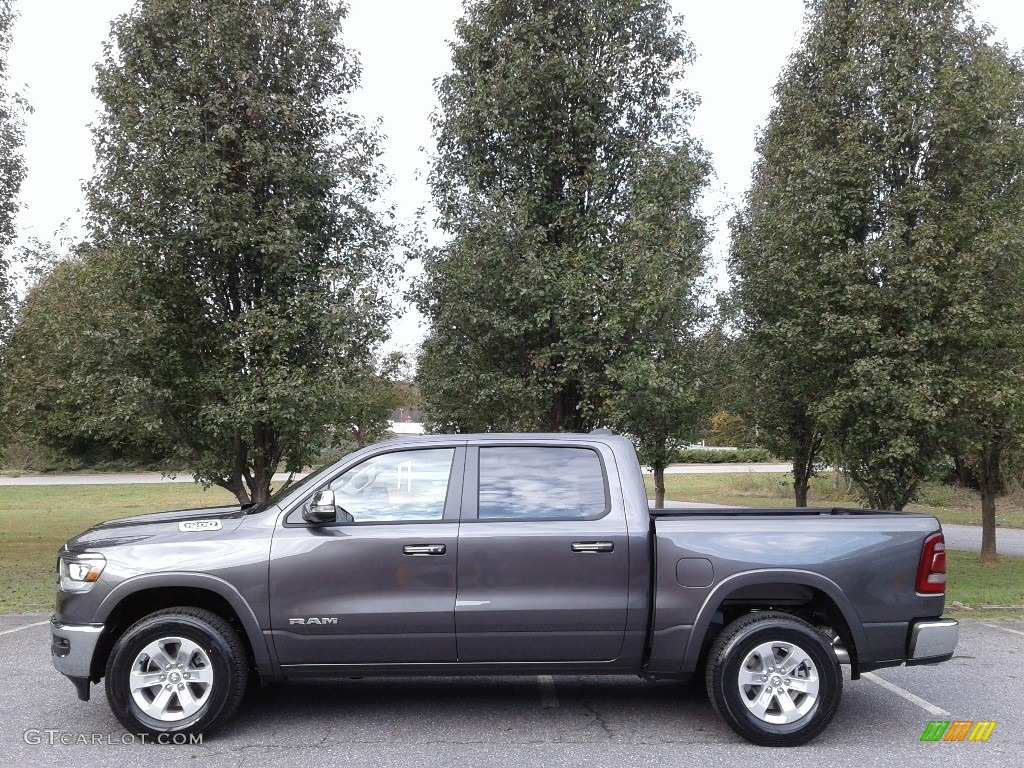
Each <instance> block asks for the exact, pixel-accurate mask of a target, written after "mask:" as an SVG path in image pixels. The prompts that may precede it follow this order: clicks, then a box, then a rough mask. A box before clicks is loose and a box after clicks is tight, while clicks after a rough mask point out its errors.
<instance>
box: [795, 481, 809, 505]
mask: <svg viewBox="0 0 1024 768" xmlns="http://www.w3.org/2000/svg"><path fill="white" fill-rule="evenodd" d="M809 481H810V478H808V477H798V478H796V479H794V480H793V495H794V497H795V498H796V505H797V506H798V507H806V506H807V487H808V484H809Z"/></svg>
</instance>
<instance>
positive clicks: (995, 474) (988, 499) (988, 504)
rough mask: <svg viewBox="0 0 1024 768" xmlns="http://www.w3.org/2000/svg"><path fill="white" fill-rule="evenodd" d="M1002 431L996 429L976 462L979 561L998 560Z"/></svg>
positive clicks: (991, 561)
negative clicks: (979, 507) (997, 533)
mask: <svg viewBox="0 0 1024 768" xmlns="http://www.w3.org/2000/svg"><path fill="white" fill-rule="evenodd" d="M1002 452H1003V444H1002V431H1001V430H997V431H996V432H995V434H993V435H992V436H991V437H990V438H989V443H988V445H986V446H985V447H984V448H983V449H982V454H981V461H980V462H979V463H978V481H979V484H980V486H981V562H983V563H995V562H998V560H999V556H998V554H997V553H996V496H997V495H999V490H1000V488H1001V487H1002V475H1001V474H1000V471H999V462H1000V459H1001V458H1002Z"/></svg>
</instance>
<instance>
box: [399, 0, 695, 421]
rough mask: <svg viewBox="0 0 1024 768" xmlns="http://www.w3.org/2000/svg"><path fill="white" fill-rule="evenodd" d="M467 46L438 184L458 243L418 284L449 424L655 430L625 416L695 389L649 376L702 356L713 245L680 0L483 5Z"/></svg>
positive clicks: (452, 96) (474, 9)
mask: <svg viewBox="0 0 1024 768" xmlns="http://www.w3.org/2000/svg"><path fill="white" fill-rule="evenodd" d="M456 34H457V38H456V41H455V43H454V44H453V64H454V68H453V71H452V73H451V74H449V75H447V76H446V77H444V78H442V79H441V80H440V81H439V83H438V86H437V90H438V97H439V101H440V105H439V108H438V111H437V113H436V114H435V115H434V131H435V136H436V139H437V147H438V150H437V155H436V157H435V160H434V165H433V170H432V173H431V177H430V181H431V186H432V190H433V198H434V202H435V205H436V208H437V211H438V220H437V224H438V226H439V228H440V229H442V230H443V231H444V232H446V233H447V234H448V235H449V236H450V239H449V240H448V242H447V243H445V244H444V245H442V246H441V247H438V248H435V249H433V250H431V251H429V252H428V253H427V254H426V256H425V259H424V262H425V263H424V267H425V274H424V277H423V279H422V280H420V281H419V283H418V285H417V286H416V289H415V291H414V296H415V298H416V301H417V303H418V305H419V307H420V309H421V311H422V312H423V313H424V315H425V316H426V317H427V318H428V319H429V320H430V323H431V326H430V332H429V334H428V336H427V339H426V341H425V343H424V345H423V353H422V355H421V357H420V368H419V374H418V380H419V383H420V385H421V388H422V393H423V397H424V399H425V401H426V408H427V412H428V414H429V415H430V417H431V419H432V420H433V426H434V427H435V428H442V429H447V430H457V431H470V430H479V431H486V430H496V429H510V430H529V429H548V430H568V431H581V430H586V429H589V428H591V427H593V426H595V425H596V424H599V423H613V424H614V423H616V422H618V425H619V426H621V427H622V428H626V427H627V425H637V424H638V422H640V421H642V422H644V423H648V422H647V420H646V418H642V417H641V414H640V413H639V411H637V410H635V409H634V410H633V411H632V412H631V413H629V412H628V411H629V409H628V408H626V407H625V406H626V405H628V404H634V405H638V403H637V398H640V397H642V396H645V395H647V394H649V395H651V396H652V397H654V398H655V400H657V401H659V402H660V401H663V400H664V399H665V397H667V396H668V395H669V393H674V392H680V393H683V394H684V396H685V391H686V382H685V370H684V369H683V368H680V367H679V365H676V364H675V363H673V366H674V367H672V370H673V371H677V372H679V373H680V374H681V376H682V378H679V377H676V376H675V374H672V376H673V378H672V380H671V381H670V380H669V377H670V374H669V369H668V368H666V369H665V370H664V371H662V372H661V373H660V377H661V381H660V382H659V383H657V384H654V383H653V379H651V378H650V377H649V374H650V373H651V371H652V370H653V369H654V368H655V367H658V366H659V365H660V362H661V361H664V360H675V361H679V360H682V359H683V358H682V356H681V354H680V353H679V352H678V351H677V350H673V345H675V344H677V343H681V341H682V340H683V339H684V338H685V336H686V334H687V333H689V334H690V335H691V336H692V334H693V328H694V327H695V326H694V325H693V323H694V320H695V318H696V316H697V314H698V311H697V308H696V304H695V301H696V298H695V291H694V283H695V280H696V278H697V277H698V276H699V275H700V274H701V272H702V269H703V256H702V254H703V251H704V246H705V242H706V237H707V235H706V230H705V225H704V222H703V220H702V219H701V218H700V217H699V216H698V215H696V214H695V213H694V210H695V201H696V197H697V195H698V193H699V191H700V190H701V189H702V187H703V185H704V183H705V180H706V177H707V174H708V172H709V171H708V164H707V161H706V158H705V156H704V154H703V152H702V151H701V150H700V148H699V147H698V146H697V145H696V144H695V142H693V141H692V140H691V139H690V138H689V136H688V135H687V133H686V119H687V116H688V114H689V112H690V111H691V109H692V106H693V103H694V102H693V99H692V98H691V97H690V96H689V95H687V94H685V93H683V92H680V91H679V90H678V89H677V83H678V79H679V77H680V75H681V73H682V69H683V67H684V66H685V65H686V64H687V63H688V62H689V61H690V59H691V56H692V52H691V48H690V45H689V43H688V41H687V39H686V37H685V35H684V33H683V31H682V27H681V21H680V20H679V19H673V18H671V17H670V15H669V7H668V3H667V2H663V1H662V0H586V1H585V2H576V1H573V2H570V1H569V0H480V1H478V2H468V3H467V4H466V11H465V15H464V16H463V18H462V19H461V20H459V21H458V22H457V24H456ZM646 382H651V387H650V388H647V387H645V386H644V385H645V383H646ZM627 391H629V392H631V393H632V398H631V397H629V396H627V395H626V392H627ZM651 407H652V408H653V405H652V406H651ZM648 410H649V409H648ZM689 428H690V426H689V425H688V424H687V425H681V426H680V427H679V429H689ZM662 439H669V436H668V435H663V436H662Z"/></svg>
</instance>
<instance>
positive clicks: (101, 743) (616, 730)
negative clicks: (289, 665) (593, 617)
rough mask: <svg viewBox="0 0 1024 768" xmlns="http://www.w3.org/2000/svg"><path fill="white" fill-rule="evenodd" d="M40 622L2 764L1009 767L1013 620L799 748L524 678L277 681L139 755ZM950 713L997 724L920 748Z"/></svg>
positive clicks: (584, 689) (640, 693)
mask: <svg viewBox="0 0 1024 768" xmlns="http://www.w3.org/2000/svg"><path fill="white" fill-rule="evenodd" d="M45 618H46V617H45V616H44V615H42V614H21V615H13V616H12V615H7V616H0V658H2V659H3V662H2V666H0V669H2V671H3V680H4V684H3V685H2V686H0V712H3V713H4V715H3V718H2V719H0V745H2V748H3V752H4V757H5V762H6V763H7V764H8V765H14V766H33V768H44V766H59V767H60V768H67V766H69V765H102V766H116V767H118V768H120V767H121V766H123V767H124V768H134V767H135V766H137V765H140V764H144V765H146V766H147V768H159V767H161V766H173V767H174V768H181V766H183V765H202V766H204V768H205V767H206V766H210V767H211V768H220V767H221V766H224V767H225V768H236V767H237V766H247V767H252V768H256V767H263V766H267V767H269V766H277V765H314V766H335V765H342V764H343V765H345V766H357V767H358V766H367V767H368V768H370V767H372V768H378V766H396V767H398V766H402V767H405V766H409V767H410V768H435V767H436V768H452V766H460V768H461V766H481V767H483V766H487V767H488V768H490V766H516V768H519V767H520V766H523V767H525V768H532V767H533V766H537V767H538V768H540V767H543V768H560V767H561V766H566V768H569V767H570V766H571V767H572V768H578V767H579V766H586V768H621V767H622V766H640V765H644V766H648V765H650V766H672V768H677V766H679V765H685V764H688V763H693V762H699V763H700V764H701V765H704V766H716V765H722V766H730V767H732V766H737V765H743V766H750V765H759V766H760V765H784V764H785V765H798V766H819V765H829V766H835V767H836V768H864V766H872V767H874V766H898V767H899V768H905V767H906V766H910V765H927V764H943V765H953V766H974V765H984V766H986V768H989V767H990V766H996V767H998V766H1020V765H1024V709H1022V708H1021V706H1020V698H1021V694H1022V693H1024V671H1022V669H1021V659H1022V658H1024V620H1021V619H996V620H990V621H981V620H967V621H965V622H964V623H963V629H962V632H961V642H960V647H959V649H958V655H957V657H956V658H954V659H953V660H952V661H950V662H947V663H946V664H941V665H938V666H935V667H914V668H909V669H904V668H897V669H887V670H881V671H879V672H877V673H875V674H876V679H871V678H868V677H864V678H862V679H861V680H859V681H857V682H850V681H849V680H847V683H846V687H845V691H844V694H843V700H842V704H841V705H840V709H839V712H838V714H837V716H836V718H835V720H834V721H833V722H832V725H831V726H830V727H829V728H828V730H826V731H825V733H824V734H822V736H820V737H819V738H818V739H817V740H815V741H814V742H812V743H811V744H809V745H806V746H804V747H799V748H796V749H792V750H785V751H779V750H771V749H767V748H761V747H755V746H752V745H750V744H748V743H746V742H744V741H742V740H741V739H740V738H739V737H738V736H736V735H735V734H734V733H733V732H732V731H731V730H729V729H728V728H727V727H726V726H725V725H724V723H723V722H722V721H721V720H720V719H719V718H718V716H717V715H715V713H714V711H713V710H712V708H711V706H710V705H709V704H708V701H707V697H706V695H705V694H704V692H703V690H702V688H701V686H698V685H688V684H678V683H659V684H649V683H644V682H642V681H640V680H638V679H636V678H631V677H613V678H596V677H567V678H555V679H554V684H553V685H551V684H550V683H548V682H547V681H545V680H542V679H540V678H537V677H516V678H506V679H500V678H493V677H474V678H466V679H454V678H439V679H428V678H413V679H408V680H390V679H371V678H367V679H365V680H344V681H340V682H336V683H302V684H297V683H292V684H282V685H278V686H273V687H270V688H267V689H265V690H262V691H256V692H255V693H254V694H252V695H250V696H248V697H247V699H246V701H245V702H244V703H243V704H242V707H241V709H240V711H239V712H238V714H237V715H236V716H235V718H234V719H233V720H232V721H231V723H230V724H229V725H228V726H227V727H226V728H225V729H224V730H222V731H221V732H220V733H218V734H213V735H210V736H209V737H208V738H207V739H206V740H205V742H204V743H203V744H202V745H182V746H162V747H161V746H143V745H142V744H141V743H139V742H138V740H137V739H136V740H135V743H132V740H133V738H132V736H131V735H130V734H128V733H126V732H125V731H124V729H123V728H122V727H121V726H120V725H119V724H118V723H117V721H116V720H115V719H114V717H113V715H111V714H110V711H109V709H108V707H107V703H106V699H105V696H104V694H103V690H102V687H96V686H94V687H93V698H92V701H90V702H88V703H81V702H79V701H78V700H77V699H76V697H75V693H74V690H73V689H72V687H71V685H70V684H69V683H68V682H67V681H66V680H64V678H62V677H61V676H60V675H58V674H57V672H56V671H54V670H53V669H52V667H51V665H50V660H49V648H48V640H49V638H48V632H47V628H46V627H45V626H28V627H27V628H26V629H22V630H18V629H17V628H18V627H24V626H26V625H31V624H33V623H35V622H39V621H44V620H45ZM11 629H14V630H15V631H14V632H9V633H8V630H11ZM994 670H998V672H994ZM996 676H998V684H996V679H995V677H996ZM878 680H881V681H882V682H883V683H886V684H888V685H889V686H895V687H894V688H893V687H883V685H882V684H881V683H879V682H878ZM908 697H910V698H908ZM913 697H917V698H916V700H915V699H913ZM926 707H932V709H931V710H930V711H929V710H928V709H926ZM943 713H948V714H943ZM953 719H961V720H996V721H998V725H997V726H996V728H995V731H994V732H993V733H992V736H991V738H990V739H989V741H988V742H987V743H969V742H967V743H960V744H953V743H941V742H940V743H922V742H921V741H920V737H921V734H922V732H923V731H924V729H925V727H926V726H927V724H928V723H929V721H931V720H953ZM48 729H50V730H52V733H47V730H48ZM61 740H64V741H67V742H71V743H70V744H68V745H62V744H61ZM26 741H28V742H33V743H26ZM76 741H78V742H79V743H77V744H76V743H75V742H76ZM92 741H95V742H97V743H82V742H92ZM122 741H124V742H127V743H122ZM51 742H52V743H51Z"/></svg>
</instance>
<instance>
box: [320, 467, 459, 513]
mask: <svg viewBox="0 0 1024 768" xmlns="http://www.w3.org/2000/svg"><path fill="white" fill-rule="evenodd" d="M454 456H455V449H454V448H437V449H431V450H423V451H396V452H394V453H385V454H382V455H380V456H374V457H373V458H371V459H367V460H366V461H364V462H362V463H361V464H358V465H356V466H354V467H352V468H351V469H350V470H348V471H347V472H345V473H344V474H342V475H339V476H338V477H337V478H335V479H334V480H333V481H332V482H331V485H330V488H331V490H332V491H334V503H335V507H336V508H337V520H338V522H350V523H388V522H399V521H429V520H441V519H442V518H443V517H444V504H445V499H446V497H447V495H448V477H449V475H450V474H451V470H452V458H453V457H454Z"/></svg>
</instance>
